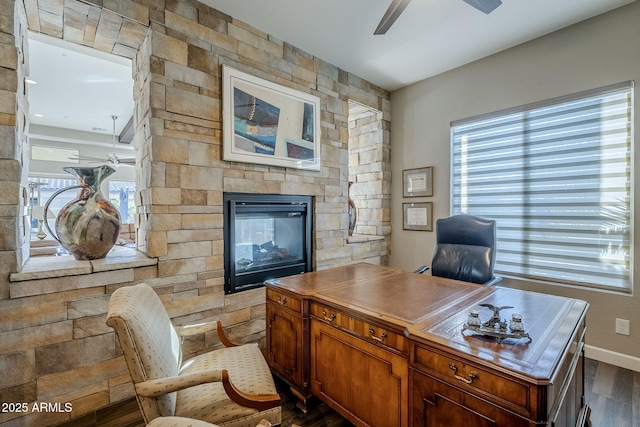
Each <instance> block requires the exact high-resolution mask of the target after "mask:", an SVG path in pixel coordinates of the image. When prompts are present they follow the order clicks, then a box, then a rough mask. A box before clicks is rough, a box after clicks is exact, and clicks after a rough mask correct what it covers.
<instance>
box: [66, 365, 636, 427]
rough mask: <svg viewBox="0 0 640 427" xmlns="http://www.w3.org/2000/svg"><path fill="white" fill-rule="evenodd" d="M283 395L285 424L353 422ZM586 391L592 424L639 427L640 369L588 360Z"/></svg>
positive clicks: (118, 417)
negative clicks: (305, 408) (302, 408)
mask: <svg viewBox="0 0 640 427" xmlns="http://www.w3.org/2000/svg"><path fill="white" fill-rule="evenodd" d="M276 385H277V386H278V390H279V392H280V395H281V396H282V427H290V426H291V425H292V424H298V425H300V426H301V427H351V426H352V424H351V423H349V422H348V421H347V420H345V419H344V418H342V417H341V416H340V415H338V414H337V413H336V412H335V411H333V410H332V409H331V408H329V407H328V406H327V405H325V404H324V403H322V402H320V401H314V402H312V404H311V405H310V407H311V408H310V410H309V411H308V412H307V413H306V414H304V413H302V411H300V410H299V409H298V408H297V407H296V399H295V398H294V396H293V395H292V394H291V393H290V392H289V391H288V389H287V387H285V385H284V384H283V383H282V382H279V381H276ZM585 394H586V398H587V402H588V404H589V406H590V407H591V425H592V427H640V372H634V371H630V370H628V369H623V368H618V367H616V366H613V365H609V364H607V363H602V362H597V361H595V360H591V359H586V361H585ZM64 426H65V427H93V426H100V427H141V426H144V423H143V422H142V416H141V415H140V411H139V410H138V406H137V404H136V402H135V400H129V401H126V402H123V403H120V404H117V405H114V406H112V407H110V408H106V409H103V410H101V411H99V412H98V413H96V414H91V415H87V416H85V417H81V418H80V419H77V420H74V421H72V422H69V423H66V424H64Z"/></svg>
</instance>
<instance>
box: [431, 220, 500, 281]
mask: <svg viewBox="0 0 640 427" xmlns="http://www.w3.org/2000/svg"><path fill="white" fill-rule="evenodd" d="M495 260H496V222H495V221H494V220H489V219H485V218H480V217H477V216H472V215H466V214H461V215H454V216H452V217H449V218H443V219H439V220H437V221H436V249H435V252H434V255H433V260H432V262H431V274H432V275H434V276H440V277H447V278H450V279H457V280H463V281H465V282H473V283H481V284H486V283H487V282H490V281H492V279H494V275H493V267H494V264H495Z"/></svg>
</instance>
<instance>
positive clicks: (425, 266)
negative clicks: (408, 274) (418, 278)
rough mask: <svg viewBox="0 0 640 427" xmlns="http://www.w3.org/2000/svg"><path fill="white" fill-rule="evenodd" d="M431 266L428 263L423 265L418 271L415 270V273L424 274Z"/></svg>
mask: <svg viewBox="0 0 640 427" xmlns="http://www.w3.org/2000/svg"><path fill="white" fill-rule="evenodd" d="M429 268H430V267H429V266H428V265H423V266H422V267H420V268H418V269H417V270H416V271H414V273H418V274H422V273H424V272H425V271H427V270H428V269H429Z"/></svg>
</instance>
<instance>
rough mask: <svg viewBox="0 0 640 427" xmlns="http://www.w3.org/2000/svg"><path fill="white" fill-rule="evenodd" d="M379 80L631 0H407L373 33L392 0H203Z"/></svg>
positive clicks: (393, 84) (390, 81)
mask: <svg viewBox="0 0 640 427" xmlns="http://www.w3.org/2000/svg"><path fill="white" fill-rule="evenodd" d="M203 2H204V3H206V4H208V5H210V6H212V7H213V8H215V9H217V10H219V11H221V12H224V13H226V14H228V15H231V16H232V17H234V18H236V19H239V20H241V21H244V22H246V23H248V24H250V25H252V26H254V27H256V28H258V29H259V30H261V31H263V32H265V33H267V34H270V35H273V36H275V37H277V38H278V39H280V40H283V41H286V42H288V43H290V44H292V45H294V46H296V47H298V48H300V49H302V50H303V51H306V52H307V53H310V54H312V55H314V56H316V57H318V58H320V59H323V60H325V61H327V62H329V63H331V64H333V65H336V66H338V67H340V68H342V69H343V70H346V71H349V72H351V73H353V74H355V75H357V76H360V77H362V78H364V79H366V80H368V81H370V82H372V83H374V84H376V85H378V86H380V87H383V88H385V89H388V90H395V89H399V88H401V87H404V86H407V85H409V84H412V83H415V82H417V81H420V80H423V79H425V78H427V77H431V76H434V75H436V74H439V73H442V72H444V71H447V70H451V69H453V68H456V67H459V66H461V65H464V64H467V63H469V62H472V61H475V60H477V59H480V58H483V57H485V56H488V55H491V54H493V53H496V52H499V51H502V50H504V49H507V48H509V47H512V46H516V45H518V44H521V43H523V42H525V41H528V40H531V39H534V38H536V37H539V36H542V35H544V34H548V33H550V32H553V31H555V30H558V29H560V28H563V27H566V26H568V25H571V24H574V23H576V22H579V21H582V20H585V19H587V18H590V17H592V16H595V15H599V14H601V13H603V12H606V11H609V10H611V9H615V8H617V7H619V6H622V5H624V4H627V3H632V2H633V0H503V1H502V5H501V6H500V7H498V8H497V9H496V10H495V11H494V12H493V13H491V14H490V15H485V14H484V13H482V12H480V11H478V10H476V9H474V8H473V7H471V6H469V5H468V4H467V3H465V2H464V1H462V0H412V1H411V3H409V5H408V6H407V8H406V9H405V11H404V12H403V14H402V15H400V17H399V18H398V20H397V21H396V22H395V24H394V25H393V26H392V27H391V29H390V30H389V31H388V32H387V33H386V34H385V35H380V36H374V35H373V31H374V30H375V28H376V26H377V25H378V22H379V21H380V19H381V18H382V16H383V15H384V12H385V11H386V10H387V8H388V7H389V5H390V4H391V0H268V1H265V0H242V1H230V0H203Z"/></svg>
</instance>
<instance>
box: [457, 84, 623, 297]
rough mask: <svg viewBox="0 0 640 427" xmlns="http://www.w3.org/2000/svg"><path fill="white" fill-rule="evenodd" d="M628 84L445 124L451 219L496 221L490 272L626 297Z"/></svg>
mask: <svg viewBox="0 0 640 427" xmlns="http://www.w3.org/2000/svg"><path fill="white" fill-rule="evenodd" d="M632 124H633V82H627V83H624V84H619V85H615V86H609V87H606V88H601V89H598V90H593V91H589V92H583V93H580V94H576V95H572V96H567V97H562V98H557V99H553V100H549V101H545V102H542V103H536V104H531V105H527V106H524V107H520V108H517V109H511V110H507V111H502V112H497V113H493V114H488V115H484V116H482V117H476V118H471V119H466V120H461V121H458V122H454V123H452V124H451V150H452V153H451V161H452V168H451V173H452V177H451V179H452V181H451V182H452V195H451V196H452V197H451V201H452V212H453V213H454V214H456V213H469V214H473V215H479V216H484V217H488V218H493V219H495V220H496V221H497V226H498V227H497V239H498V242H497V246H498V248H497V257H496V270H497V271H499V272H500V273H502V274H503V275H513V276H518V277H527V278H534V279H541V280H546V281H555V282H562V283H571V284H578V285H582V286H590V287H599V288H608V289H616V290H623V291H627V292H628V291H630V290H631V283H632V281H631V266H632V253H633V252H632V247H631V242H632V241H633V239H632V235H631V233H632V212H631V194H632V193H631V191H632V189H631V183H632V182H633V180H632V173H633V171H632V160H631V159H632V154H631V147H632V146H633V142H632V138H633V129H632V128H633V126H632Z"/></svg>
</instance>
